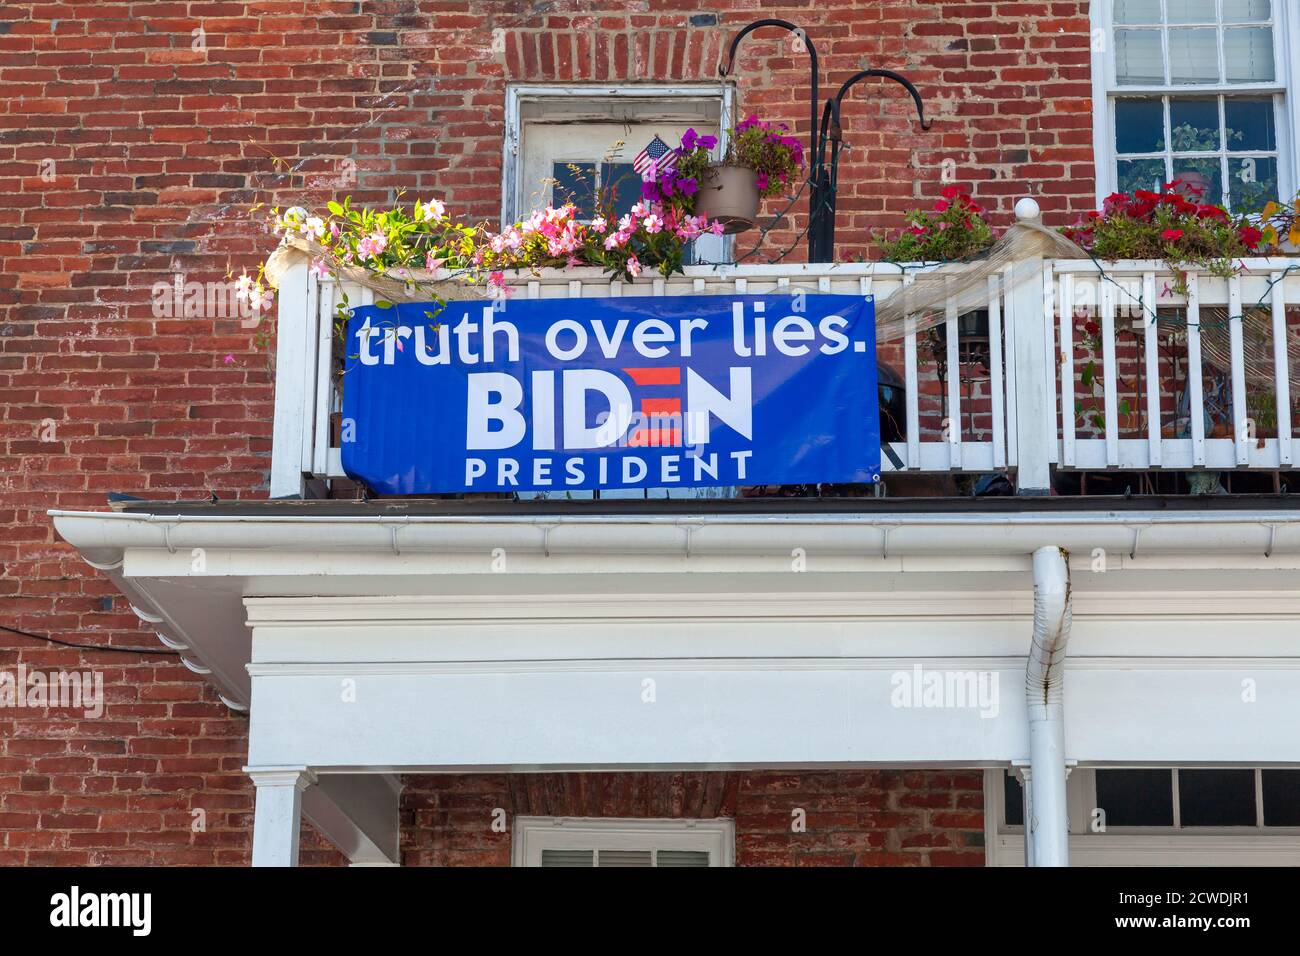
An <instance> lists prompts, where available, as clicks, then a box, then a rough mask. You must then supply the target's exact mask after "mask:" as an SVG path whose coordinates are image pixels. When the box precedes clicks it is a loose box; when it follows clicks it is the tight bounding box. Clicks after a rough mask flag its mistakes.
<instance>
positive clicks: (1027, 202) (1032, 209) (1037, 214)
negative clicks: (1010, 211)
mask: <svg viewBox="0 0 1300 956" xmlns="http://www.w3.org/2000/svg"><path fill="white" fill-rule="evenodd" d="M1042 217H1043V210H1042V209H1040V208H1039V206H1038V202H1037V201H1036V200H1034V199H1030V198H1029V197H1028V196H1026V197H1025V198H1024V199H1022V200H1020V201H1019V202H1018V203H1016V218H1017V219H1018V220H1020V221H1021V222H1037V221H1038V220H1039V219H1041V218H1042Z"/></svg>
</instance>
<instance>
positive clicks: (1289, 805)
mask: <svg viewBox="0 0 1300 956" xmlns="http://www.w3.org/2000/svg"><path fill="white" fill-rule="evenodd" d="M1263 774H1264V826H1266V827H1300V770H1265V771H1264V772H1263Z"/></svg>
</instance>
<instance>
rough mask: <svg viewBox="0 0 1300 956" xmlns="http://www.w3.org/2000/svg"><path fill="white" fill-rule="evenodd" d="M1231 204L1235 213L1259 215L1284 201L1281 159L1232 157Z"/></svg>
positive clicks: (1229, 168) (1229, 181)
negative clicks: (1280, 188) (1280, 184)
mask: <svg viewBox="0 0 1300 956" xmlns="http://www.w3.org/2000/svg"><path fill="white" fill-rule="evenodd" d="M1228 172H1229V174H1230V178H1229V180H1228V185H1229V192H1230V193H1231V195H1230V197H1229V199H1230V200H1231V201H1230V203H1229V205H1230V206H1231V207H1232V211H1233V212H1259V211H1260V210H1261V209H1263V208H1264V206H1265V205H1267V204H1268V203H1269V202H1274V201H1276V200H1278V199H1279V198H1281V197H1280V196H1279V195H1278V188H1277V160H1276V159H1275V158H1272V157H1265V156H1259V157H1252V156H1229V157H1228Z"/></svg>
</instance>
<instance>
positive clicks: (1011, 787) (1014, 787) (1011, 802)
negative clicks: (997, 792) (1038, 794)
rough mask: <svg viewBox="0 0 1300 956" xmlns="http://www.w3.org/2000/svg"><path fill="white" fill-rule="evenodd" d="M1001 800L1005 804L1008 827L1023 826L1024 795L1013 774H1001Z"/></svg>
mask: <svg viewBox="0 0 1300 956" xmlns="http://www.w3.org/2000/svg"><path fill="white" fill-rule="evenodd" d="M1002 795H1003V796H1002V799H1003V802H1005V803H1006V807H1007V812H1006V824H1007V826H1009V827H1022V826H1024V825H1025V793H1024V790H1022V789H1021V787H1020V781H1019V780H1017V779H1016V776H1015V774H1011V773H1008V774H1003V776H1002Z"/></svg>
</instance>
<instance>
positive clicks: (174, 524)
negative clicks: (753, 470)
mask: <svg viewBox="0 0 1300 956" xmlns="http://www.w3.org/2000/svg"><path fill="white" fill-rule="evenodd" d="M49 514H50V516H51V517H52V518H53V519H54V525H55V528H56V529H57V530H58V532H59V534H60V535H61V536H62V537H63V538H64V539H65V540H66V541H68V542H69V543H70V544H72V545H74V546H75V547H76V548H77V549H78V550H80V551H81V553H82V554H83V555H84V556H85V557H86V559H87V560H89V561H91V562H94V563H96V564H107V565H112V564H115V563H117V562H120V561H121V560H122V554H123V552H124V551H125V550H126V549H130V548H164V549H166V550H168V551H170V552H173V553H175V552H178V551H189V550H190V549H192V548H231V549H241V550H242V549H251V550H255V551H301V550H306V551H313V552H316V551H326V552H340V551H348V552H360V553H367V552H369V553H383V552H389V553H444V554H445V553H457V552H462V553H467V552H477V553H481V552H482V551H483V550H484V549H485V548H486V549H487V550H488V551H489V552H490V551H491V550H492V549H493V548H506V549H511V550H514V551H516V552H518V553H525V554H545V555H557V554H586V555H591V554H659V555H683V554H685V555H704V554H772V553H777V552H782V553H788V552H789V549H790V547H791V542H795V543H797V544H798V545H799V546H800V547H803V548H806V549H809V550H811V549H813V548H816V549H817V550H818V551H820V552H822V553H825V554H842V555H859V556H861V555H879V556H882V557H891V556H898V555H908V554H938V555H943V554H952V553H954V552H955V553H969V554H988V555H1025V554H1030V553H1032V552H1034V551H1035V550H1037V549H1038V548H1041V547H1045V546H1049V545H1051V546H1057V547H1061V548H1064V549H1066V550H1068V551H1074V550H1077V551H1080V552H1084V553H1088V554H1093V553H1094V552H1095V550H1096V549H1098V548H1100V549H1102V550H1103V551H1106V552H1107V553H1110V554H1113V555H1115V556H1116V557H1121V556H1130V557H1136V556H1138V555H1145V554H1160V553H1165V554H1169V553H1192V554H1202V555H1203V554H1207V553H1211V554H1213V553H1221V554H1248V555H1263V556H1265V557H1271V556H1275V555H1300V511H1289V512H1285V511H1284V512H1245V513H1242V512H1212V511H1205V512H1178V513H1168V512H1090V513H1068V514H1060V513H1048V512H1021V513H1017V514H999V513H982V514H977V515H950V514H915V515H896V516H891V517H880V516H876V515H863V514H819V515H791V514H779V515H744V516H738V515H730V514H727V515H692V516H681V515H592V516H587V515H546V514H533V515H529V514H518V515H488V516H465V515H446V516H444V515H400V516H379V515H375V516H369V515H355V516H338V517H334V516H324V515H256V514H249V515H209V514H204V515H174V514H173V515H169V514H166V513H163V512H160V513H158V514H135V513H131V514H128V513H122V512H75V511H51V512H49Z"/></svg>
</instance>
